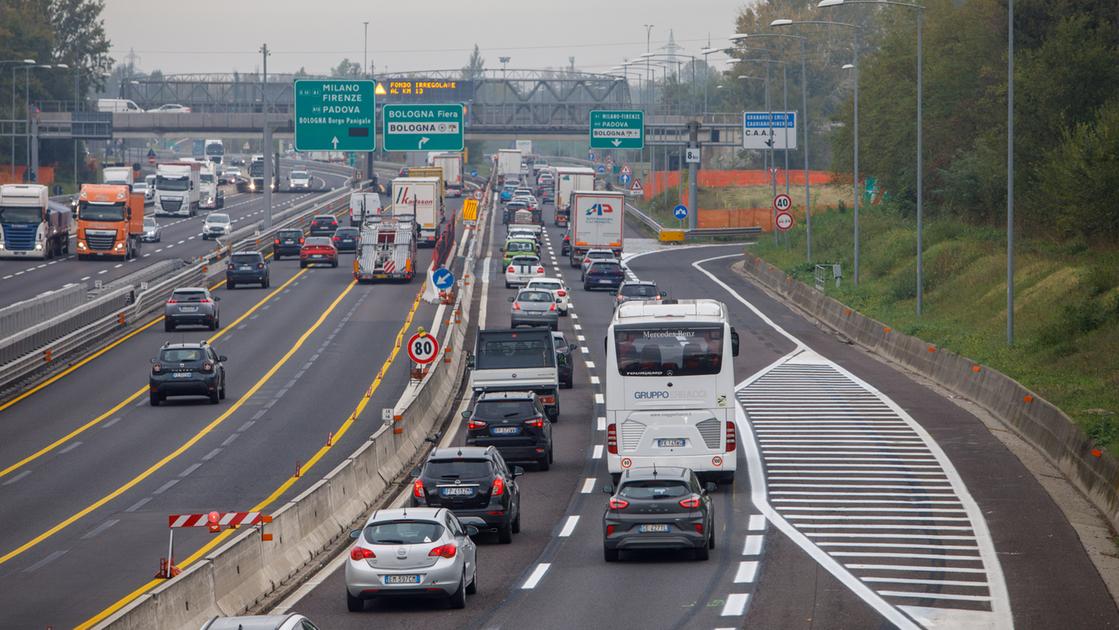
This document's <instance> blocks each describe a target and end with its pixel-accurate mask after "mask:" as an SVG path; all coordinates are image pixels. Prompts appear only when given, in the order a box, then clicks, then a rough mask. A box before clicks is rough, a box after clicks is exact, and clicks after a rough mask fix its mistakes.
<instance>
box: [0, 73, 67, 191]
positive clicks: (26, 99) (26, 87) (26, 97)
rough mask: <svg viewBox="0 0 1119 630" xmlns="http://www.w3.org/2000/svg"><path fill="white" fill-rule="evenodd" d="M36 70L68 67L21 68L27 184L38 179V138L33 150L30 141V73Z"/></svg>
mask: <svg viewBox="0 0 1119 630" xmlns="http://www.w3.org/2000/svg"><path fill="white" fill-rule="evenodd" d="M36 68H41V69H43V70H50V69H52V68H55V69H59V70H67V69H69V68H70V66H69V65H67V64H64V63H57V64H49V63H40V64H33V65H25V66H23V111H24V115H25V116H26V117H27V126H26V127H25V128H24V136H25V137H26V140H27V153H26V164H27V168H26V170H25V171H24V177H25V178H26V179H27V181H29V182H31V181H35V180H37V179H38V173H37V171H38V170H39V164H38V161H39V160H38V157H39V146H38V137H37V136H36V138H35V148H34V150H32V147H31V140H32V134H31V71H32V70H34V69H36ZM13 87H14V86H13ZM33 158H34V161H35V164H34V165H32V159H33ZM13 161H14V160H13Z"/></svg>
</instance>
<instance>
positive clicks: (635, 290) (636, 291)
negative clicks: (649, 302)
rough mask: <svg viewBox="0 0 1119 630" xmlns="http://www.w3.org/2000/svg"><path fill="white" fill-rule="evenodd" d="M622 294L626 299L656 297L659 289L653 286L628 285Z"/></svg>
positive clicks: (623, 288)
mask: <svg viewBox="0 0 1119 630" xmlns="http://www.w3.org/2000/svg"><path fill="white" fill-rule="evenodd" d="M621 294H622V295H624V296H626V297H656V296H657V287H656V286H654V285H651V284H627V285H625V286H624V287H622V290H621Z"/></svg>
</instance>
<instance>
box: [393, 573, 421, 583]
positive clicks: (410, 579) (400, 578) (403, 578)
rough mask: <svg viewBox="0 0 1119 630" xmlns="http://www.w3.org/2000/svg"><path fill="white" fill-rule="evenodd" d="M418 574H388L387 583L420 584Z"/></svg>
mask: <svg viewBox="0 0 1119 630" xmlns="http://www.w3.org/2000/svg"><path fill="white" fill-rule="evenodd" d="M419 583H420V576H418V575H386V576H385V584H419Z"/></svg>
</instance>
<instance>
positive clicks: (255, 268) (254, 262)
mask: <svg viewBox="0 0 1119 630" xmlns="http://www.w3.org/2000/svg"><path fill="white" fill-rule="evenodd" d="M245 283H250V284H259V285H260V286H261V287H262V288H265V289H267V288H268V285H269V284H271V281H270V279H269V273H268V261H266V260H264V254H261V253H260V252H233V255H232V256H230V257H229V262H228V263H226V266H225V286H226V288H228V289H235V288H237V285H239V284H245Z"/></svg>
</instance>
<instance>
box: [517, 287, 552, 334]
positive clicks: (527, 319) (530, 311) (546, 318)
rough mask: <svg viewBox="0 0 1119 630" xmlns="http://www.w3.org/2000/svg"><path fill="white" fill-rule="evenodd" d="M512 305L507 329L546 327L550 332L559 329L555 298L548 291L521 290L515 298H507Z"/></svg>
mask: <svg viewBox="0 0 1119 630" xmlns="http://www.w3.org/2000/svg"><path fill="white" fill-rule="evenodd" d="M509 301H510V302H512V303H513V306H512V308H510V309H509V320H510V321H509V327H510V328H516V327H517V326H547V327H548V328H551V329H552V330H557V329H558V328H559V310H558V309H557V308H556V298H555V297H554V294H553V293H552V292H551V291H549V290H548V289H521V291H520V292H519V293H517V297H512V298H509Z"/></svg>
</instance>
